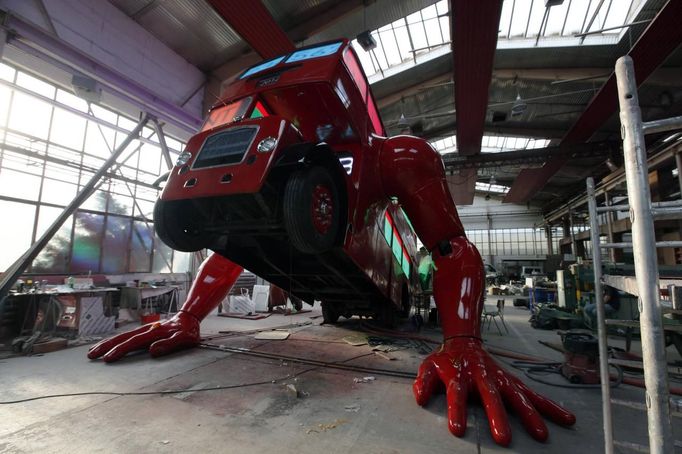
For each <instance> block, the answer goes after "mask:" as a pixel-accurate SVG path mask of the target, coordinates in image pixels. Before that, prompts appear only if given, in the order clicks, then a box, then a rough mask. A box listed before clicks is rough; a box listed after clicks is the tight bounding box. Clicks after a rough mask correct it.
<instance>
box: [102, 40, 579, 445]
mask: <svg viewBox="0 0 682 454" xmlns="http://www.w3.org/2000/svg"><path fill="white" fill-rule="evenodd" d="M354 58H356V57H355V54H354V53H353V51H352V49H349V48H348V42H347V41H343V45H342V46H341V47H340V48H339V50H338V52H336V53H335V54H334V55H330V56H329V57H323V58H320V59H314V60H311V61H308V62H305V63H300V62H299V63H294V64H287V63H286V60H285V59H282V60H278V61H281V62H283V63H278V64H275V65H274V66H272V67H270V68H268V69H264V70H263V71H261V72H256V73H254V74H253V76H249V77H246V78H243V79H241V80H237V81H236V82H235V83H234V84H233V85H231V86H230V87H228V89H227V92H226V93H227V96H226V98H225V99H224V100H223V101H221V103H220V104H219V105H218V106H216V107H215V108H214V113H212V114H211V118H210V122H207V123H206V125H208V126H206V125H205V128H204V130H203V131H201V132H200V133H199V134H197V135H196V136H195V137H193V138H192V139H191V140H190V142H189V143H188V145H187V151H189V152H191V153H192V154H193V156H192V160H191V161H190V162H189V163H188V164H187V166H188V167H187V168H186V170H185V171H184V172H180V170H181V169H180V168H178V167H176V168H175V169H174V171H173V173H172V175H171V177H170V179H169V181H168V183H167V184H166V187H165V190H164V192H163V195H162V199H163V200H178V199H193V198H201V197H212V196H221V195H230V194H238V193H244V192H257V191H258V190H259V189H260V187H261V186H262V185H263V183H264V181H265V180H266V178H267V175H268V173H269V172H270V170H271V168H272V166H273V163H274V162H275V160H276V159H277V158H278V157H279V156H281V153H285V151H284V150H285V149H286V148H287V146H290V145H293V144H297V143H300V142H308V143H312V144H318V143H320V142H324V145H325V146H328V147H329V148H330V149H331V150H332V151H333V152H335V153H339V154H341V153H342V154H343V156H346V157H350V158H352V168H349V169H348V175H346V177H345V183H346V190H347V199H348V201H347V202H348V203H347V208H348V213H347V219H348V224H349V225H348V226H347V228H346V232H347V234H346V236H345V239H344V242H343V251H344V252H345V253H346V254H347V256H348V257H349V258H350V259H351V260H352V261H353V263H354V265H357V267H358V268H359V269H360V270H362V272H364V273H365V275H366V276H367V277H369V278H370V280H371V281H372V282H373V283H374V285H375V286H376V288H377V289H379V290H380V291H381V293H382V294H383V295H384V296H386V297H387V298H389V299H390V300H392V301H393V302H394V303H395V304H396V305H399V304H400V298H401V295H402V291H403V288H404V287H405V286H409V287H410V288H411V287H412V286H413V285H414V284H416V280H415V282H412V277H411V276H408V275H406V273H405V270H406V269H407V268H408V267H409V269H410V270H412V269H414V257H415V255H416V249H417V248H416V244H417V243H416V237H415V232H416V234H417V235H419V238H420V239H421V240H422V242H423V243H424V244H425V246H426V247H427V248H428V249H430V250H431V251H432V254H433V258H434V262H435V265H436V268H437V269H436V271H435V274H434V296H435V300H436V304H437V306H438V311H439V314H440V318H441V320H442V326H443V333H444V343H443V345H442V347H441V348H440V350H438V351H437V352H434V353H433V354H431V355H430V356H429V357H428V358H427V359H426V360H425V361H424V363H423V364H422V366H421V367H420V369H419V373H418V378H417V379H416V381H415V382H414V386H413V389H414V394H415V397H416V399H417V403H418V404H419V405H425V404H426V403H427V401H428V399H429V398H430V396H431V395H432V394H433V392H434V391H436V390H437V389H438V388H439V387H440V388H443V387H444V388H445V389H446V391H447V403H448V422H449V428H450V430H451V432H452V433H453V434H455V435H457V436H462V435H463V434H464V432H465V430H466V407H467V399H468V396H469V395H470V394H472V393H477V394H478V395H479V396H480V397H481V399H482V401H483V404H484V407H485V410H486V413H487V415H488V420H489V422H490V430H491V433H492V436H493V438H494V439H495V441H496V442H497V443H499V444H501V445H505V446H506V445H508V444H509V443H510V442H511V430H510V426H509V422H508V419H507V414H506V410H505V403H506V404H507V405H509V406H510V407H511V408H513V409H514V410H515V412H516V413H517V414H519V416H520V418H521V420H522V422H523V424H524V426H525V427H526V429H527V430H528V432H529V433H530V434H531V435H532V436H533V437H535V438H536V439H538V440H541V441H542V440H545V439H546V438H547V428H546V426H545V424H544V422H543V420H542V418H541V417H540V415H541V414H542V415H543V416H545V417H547V418H549V419H551V420H553V421H554V422H557V423H559V424H563V425H571V424H573V423H574V422H575V417H574V416H573V415H572V414H571V413H569V412H568V411H566V410H564V409H563V408H561V407H560V406H558V405H557V404H556V403H554V402H552V401H551V400H549V399H546V398H544V397H542V396H540V395H538V394H536V393H534V392H533V391H531V390H530V389H529V388H528V387H526V386H525V385H524V384H523V383H522V382H521V381H520V380H519V379H517V378H516V377H514V376H513V375H511V374H508V373H506V372H505V371H504V370H503V369H501V368H500V367H499V366H498V365H497V364H496V363H495V361H493V360H492V358H491V357H490V356H489V355H488V353H487V352H486V351H485V350H484V348H483V345H482V341H481V339H480V314H481V310H482V306H483V290H484V282H485V274H484V272H483V263H482V260H481V257H480V255H479V253H478V251H477V250H476V248H475V247H474V245H473V244H472V243H470V242H469V241H468V240H467V239H466V236H465V234H464V229H463V226H462V223H461V222H460V220H459V217H458V215H457V209H456V207H455V205H454V203H453V199H452V195H451V194H450V192H449V190H448V186H447V184H446V180H445V173H444V167H443V163H442V160H441V158H440V155H439V154H438V153H437V152H436V151H435V150H433V148H432V147H431V146H430V145H429V144H428V143H427V142H425V141H424V140H422V139H419V138H416V137H410V136H397V137H392V138H385V137H381V136H379V135H376V133H378V132H381V131H383V126H381V122H380V118H379V117H378V112H376V111H373V109H374V107H373V99H372V97H371V93H370V92H369V88H368V84H367V81H366V78H365V77H364V74H362V72H361V70H358V68H359V65H358V68H352V66H353V64H352V63H353V59H354ZM349 59H350V60H349ZM349 66H350V67H351V68H350V69H349ZM358 71H359V72H360V73H359V75H358V74H357V73H358ZM263 81H266V82H267V83H263ZM247 97H250V101H249V102H250V105H253V104H254V103H255V104H257V103H261V104H260V106H261V107H259V111H260V112H261V113H262V112H263V110H266V111H267V113H268V115H267V116H266V117H263V118H253V119H246V120H244V119H242V118H238V119H234V118H233V119H230V116H231V115H232V112H238V111H239V110H238V109H236V108H235V109H232V108H231V107H229V106H230V105H231V103H233V102H235V101H239V100H240V99H244V98H247ZM368 104H369V105H368ZM221 106H222V107H221ZM221 108H222V109H225V110H222V111H221V110H220V109H221ZM252 108H253V107H251V109H252ZM374 110H375V109H374ZM244 113H245V116H244V118H250V115H251V112H250V111H249V110H246V111H244ZM221 122H227V123H221ZM245 126H254V127H258V128H259V129H258V132H257V134H256V138H255V139H254V140H253V142H252V144H251V146H250V147H249V150H248V151H247V154H246V155H245V156H244V157H243V160H242V162H240V163H238V164H234V165H222V166H217V167H214V168H210V167H209V168H203V169H194V168H192V167H191V166H192V165H193V163H194V162H195V160H196V158H197V156H196V152H197V151H198V150H199V149H200V148H201V146H202V144H203V143H204V142H205V141H206V140H207V139H209V138H210V137H211V136H212V135H213V134H218V133H220V132H221V131H224V130H229V129H230V128H237V127H245ZM318 135H324V138H322V137H318ZM270 136H271V137H276V138H277V139H278V143H277V147H276V149H275V150H273V151H269V152H266V153H261V152H257V151H256V150H255V147H257V143H258V142H259V141H260V140H262V139H263V138H265V137H270ZM315 150H318V148H315ZM251 156H255V161H253V162H251V163H249V162H248V159H249V157H251ZM226 172H229V173H230V174H231V179H230V183H227V184H224V183H221V182H220V179H221V178H222V177H223V176H224V175H225V173H226ZM190 178H196V180H197V184H196V185H195V186H194V187H193V188H186V187H185V184H186V182H187V181H188V180H189V179H190ZM328 192H329V191H327V190H325V188H319V189H318V188H315V193H316V201H315V202H314V203H313V206H312V207H310V209H311V210H314V212H315V213H316V214H318V215H319V216H318V219H317V220H316V228H319V229H322V230H324V228H326V218H325V216H324V210H322V204H323V203H326V204H328V203H330V202H329V200H328V198H329V197H328V195H329V194H328ZM394 198H396V199H394ZM331 203H335V201H333V200H332V201H331ZM403 210H404V211H405V212H404V213H403ZM405 214H407V216H409V217H410V220H411V222H412V226H413V227H414V232H413V231H412V229H411V228H410V226H409V223H408V220H407V219H406V217H405ZM394 234H395V235H396V237H395V238H394ZM240 272H241V267H240V266H239V265H237V264H235V263H232V262H231V261H229V260H227V259H225V258H223V257H222V256H220V255H218V254H214V255H212V256H211V257H210V258H209V259H208V260H207V261H206V262H205V263H204V264H203V265H202V267H201V268H200V270H199V272H198V275H197V278H196V280H195V281H194V284H193V286H192V288H191V289H190V292H189V295H188V298H187V301H186V302H185V304H184V305H183V307H182V309H181V311H180V312H179V313H178V314H177V315H176V316H175V317H173V318H172V319H171V320H168V321H165V322H161V323H154V324H151V325H146V326H143V327H140V328H138V329H137V330H134V331H132V332H130V333H125V334H121V335H119V336H116V337H114V338H112V339H108V340H105V341H103V342H100V343H99V344H97V345H95V346H94V347H93V348H92V349H91V350H90V352H89V353H88V356H89V357H90V358H92V359H94V358H98V357H102V358H103V359H104V360H105V361H115V360H117V359H119V358H121V357H122V356H124V355H125V354H127V353H128V352H130V351H133V350H139V349H143V348H149V350H150V352H151V353H152V355H155V356H156V355H161V354H165V353H169V352H171V351H174V350H177V349H180V348H187V347H191V346H194V345H196V344H197V343H198V340H199V323H200V321H201V320H202V319H203V318H204V317H205V316H206V315H207V314H208V313H209V312H210V311H211V310H213V309H214V308H215V307H216V306H217V304H219V303H220V301H222V299H223V298H224V297H225V295H226V294H227V292H228V291H229V289H230V287H231V286H232V285H233V283H234V282H235V280H236V278H237V276H238V275H239V273H240ZM407 274H411V275H412V276H414V275H416V273H414V272H412V273H407Z"/></svg>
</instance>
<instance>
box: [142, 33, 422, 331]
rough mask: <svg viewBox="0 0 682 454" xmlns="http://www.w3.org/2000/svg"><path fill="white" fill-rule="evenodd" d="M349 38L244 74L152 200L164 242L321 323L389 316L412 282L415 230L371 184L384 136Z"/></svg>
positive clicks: (405, 307)
mask: <svg viewBox="0 0 682 454" xmlns="http://www.w3.org/2000/svg"><path fill="white" fill-rule="evenodd" d="M385 135H386V134H385V130H384V127H383V125H382V122H381V118H380V116H379V113H378V110H377V107H376V104H375V101H374V99H373V97H372V94H371V92H370V89H369V84H368V82H367V79H366V77H365V75H364V72H363V71H362V68H361V66H360V64H359V61H358V58H357V55H356V54H355V51H354V50H353V48H352V47H351V45H350V44H349V42H348V41H347V40H339V41H334V42H328V43H323V44H319V45H314V46H309V47H306V48H301V49H297V50H296V51H294V52H292V53H290V54H287V55H282V56H279V57H276V58H273V59H270V60H267V61H264V62H262V63H259V64H257V65H255V66H252V67H251V68H248V69H247V70H245V71H244V72H243V73H242V74H241V75H240V76H239V77H238V78H236V79H235V80H234V81H233V82H232V83H231V84H229V85H228V86H227V87H226V88H225V92H224V96H223V98H222V100H221V101H220V102H219V103H217V104H216V105H215V106H214V107H213V108H212V109H211V111H210V113H209V115H208V117H207V119H206V121H205V123H204V125H203V127H202V130H201V131H200V132H199V133H198V134H196V135H195V136H194V137H192V138H191V139H190V140H189V142H188V143H187V147H186V149H185V151H184V152H183V153H182V154H181V155H180V157H179V159H178V162H177V164H176V166H175V167H174V168H173V169H172V172H171V175H170V177H169V179H168V181H167V183H166V186H165V188H164V190H163V193H162V195H161V197H160V199H159V201H158V202H157V204H156V207H155V225H156V229H157V232H158V234H159V236H160V238H161V239H162V240H163V241H164V242H165V243H167V244H168V245H169V246H171V247H173V248H174V249H178V250H181V251H196V250H200V249H203V248H208V249H211V250H213V251H215V252H217V253H219V254H221V255H223V256H225V257H227V258H229V259H230V260H232V261H233V262H235V263H238V264H240V265H242V266H243V267H245V268H247V269H249V270H251V271H252V272H254V273H256V274H257V275H259V276H260V277H262V278H263V279H265V280H267V281H270V282H272V283H274V284H276V285H277V286H279V287H281V288H283V289H285V290H287V291H289V292H291V293H293V294H294V295H296V296H298V297H300V298H301V299H303V300H304V301H306V302H308V303H311V304H312V302H313V301H314V300H319V301H322V304H323V315H324V319H325V321H328V322H335V321H336V320H337V319H338V318H339V316H348V317H350V316H351V315H354V314H361V315H373V316H375V317H377V318H379V319H380V320H381V321H382V322H384V323H386V324H388V325H390V324H392V323H394V321H395V317H396V315H397V314H399V313H401V312H402V313H407V312H408V311H409V307H410V299H411V294H412V293H413V290H414V289H415V288H416V284H417V280H416V278H415V276H416V272H415V257H416V252H417V238H416V235H415V233H414V230H413V229H412V228H411V225H410V222H409V220H408V219H407V217H406V215H405V213H404V212H403V210H402V209H401V208H400V201H399V200H396V199H391V198H389V197H387V196H386V195H385V191H383V189H382V187H381V178H380V174H381V172H382V169H381V168H380V166H381V163H380V159H379V155H380V150H381V148H382V146H383V144H384V143H385V141H386V140H387V139H386V137H385Z"/></svg>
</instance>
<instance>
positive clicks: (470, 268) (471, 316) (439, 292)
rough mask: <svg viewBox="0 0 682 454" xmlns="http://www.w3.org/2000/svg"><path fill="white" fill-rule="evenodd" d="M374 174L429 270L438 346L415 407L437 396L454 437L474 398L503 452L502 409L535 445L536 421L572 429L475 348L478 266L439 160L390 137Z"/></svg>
mask: <svg viewBox="0 0 682 454" xmlns="http://www.w3.org/2000/svg"><path fill="white" fill-rule="evenodd" d="M380 166H381V178H382V180H381V181H382V186H383V188H384V192H385V195H386V196H387V197H392V196H397V197H398V200H399V201H400V202H401V204H402V206H403V208H404V210H405V212H406V213H407V214H408V216H410V218H411V220H412V224H413V226H414V229H415V231H416V233H417V235H418V236H419V238H420V239H421V240H422V241H423V242H424V245H425V246H426V247H427V248H428V249H429V250H431V251H432V253H433V259H434V263H435V265H436V267H435V268H436V270H435V271H434V277H433V293H434V299H435V300H436V306H437V307H438V313H439V316H440V320H441V325H442V327H443V338H444V339H443V344H442V345H441V347H440V349H439V350H438V351H436V352H434V353H432V354H431V355H429V356H428V357H427V358H426V359H425V360H424V362H423V363H422V365H421V367H420V368H419V372H418V375H417V379H416V380H415V382H414V385H413V390H414V395H415V397H416V399H417V403H418V404H419V405H426V403H427V402H428V400H429V398H430V397H431V395H432V394H433V393H434V391H435V390H437V389H438V388H444V389H445V390H446V393H447V403H448V422H449V424H448V425H449V428H450V431H451V432H452V433H453V434H454V435H456V436H462V435H464V432H465V430H466V407H467V397H468V394H469V393H478V394H479V396H480V397H481V401H482V402H483V406H484V407H485V410H486V414H487V415H488V421H489V423H490V431H491V433H492V436H493V438H494V439H495V441H496V442H497V443H498V444H501V445H504V446H507V445H509V443H510V442H511V429H510V427H509V421H508V419H507V414H506V410H505V407H504V403H503V402H506V403H507V404H509V406H510V407H511V408H513V409H514V411H515V412H516V413H518V414H519V416H520V417H521V420H522V422H523V424H524V426H525V427H526V429H527V430H528V432H529V433H530V434H531V436H533V438H535V439H537V440H540V441H544V440H546V439H547V435H548V433H547V427H546V426H545V423H544V421H543V420H542V418H541V417H540V413H541V414H543V415H544V416H546V417H547V418H549V419H551V420H552V421H554V422H556V423H558V424H562V425H572V424H574V423H575V416H573V414H571V413H570V412H568V411H566V410H565V409H563V408H562V407H560V406H559V405H557V404H556V403H554V402H553V401H551V400H549V399H547V398H545V397H543V396H540V395H539V394H537V393H535V392H533V391H532V390H530V389H529V388H528V387H527V386H526V385H525V384H523V382H521V381H520V380H519V379H518V378H516V377H515V376H513V375H512V374H509V373H507V372H506V371H504V370H503V369H502V368H500V367H499V366H498V365H497V364H496V363H495V361H494V360H493V359H492V358H491V357H490V356H489V354H488V353H487V352H486V351H485V349H484V348H483V343H482V341H481V327H480V325H481V322H480V320H481V311H482V309H483V292H484V287H485V285H484V284H485V273H484V271H483V262H482V260H481V256H480V254H479V253H478V250H477V249H476V247H475V246H474V245H473V244H472V243H471V242H469V240H467V238H466V236H465V234H464V228H463V227H462V223H461V222H460V220H459V216H458V215H457V209H456V207H455V205H454V202H453V201H452V196H451V195H450V191H449V190H448V187H447V184H446V181H445V172H444V169H443V162H442V160H441V159H440V156H439V155H438V154H437V153H436V152H435V151H434V150H433V148H431V147H430V146H429V145H428V144H427V143H426V142H424V141H423V140H421V139H418V138H416V137H409V136H398V137H394V138H391V139H388V140H387V141H386V142H385V143H384V146H383V148H382V151H381V155H380ZM538 412H539V413H538Z"/></svg>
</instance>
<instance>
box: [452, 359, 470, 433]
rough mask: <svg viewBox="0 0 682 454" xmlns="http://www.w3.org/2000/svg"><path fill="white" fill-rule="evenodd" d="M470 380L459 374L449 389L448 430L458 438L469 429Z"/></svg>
mask: <svg viewBox="0 0 682 454" xmlns="http://www.w3.org/2000/svg"><path fill="white" fill-rule="evenodd" d="M468 391H469V386H468V380H466V379H465V377H464V376H462V374H460V373H459V372H458V373H457V374H456V375H455V376H454V377H453V378H452V379H451V380H450V383H449V384H448V389H447V401H448V428H449V429H450V432H452V434H453V435H455V436H457V437H462V436H464V432H465V431H466V429H467V394H468Z"/></svg>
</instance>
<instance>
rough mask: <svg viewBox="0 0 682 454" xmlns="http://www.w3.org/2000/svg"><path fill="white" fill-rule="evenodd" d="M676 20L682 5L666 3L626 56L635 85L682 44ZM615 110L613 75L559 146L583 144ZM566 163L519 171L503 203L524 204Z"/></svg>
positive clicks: (552, 162)
mask: <svg viewBox="0 0 682 454" xmlns="http://www.w3.org/2000/svg"><path fill="white" fill-rule="evenodd" d="M680 17H682V1H680V0H669V1H668V3H666V5H665V6H664V7H663V8H661V10H660V11H659V13H658V14H657V15H656V17H655V18H654V20H653V21H651V23H650V24H649V26H648V27H647V29H646V30H644V33H642V35H641V36H640V37H639V39H638V40H637V42H636V43H635V45H634V46H633V47H632V49H630V52H629V53H628V55H630V56H631V57H632V59H633V61H634V64H635V76H636V78H637V84H638V85H642V84H643V83H644V81H646V79H647V78H648V77H649V76H650V75H651V74H652V73H653V72H654V71H655V70H656V69H657V68H658V67H659V66H660V65H661V64H663V62H665V60H666V59H667V58H668V56H669V55H670V54H671V53H672V52H673V51H674V50H675V49H677V47H678V46H679V45H680V43H682V25H680ZM617 109H618V90H617V88H616V74H615V72H614V73H612V74H611V76H610V77H609V79H608V80H607V81H606V82H605V83H604V85H603V86H602V87H601V89H600V90H599V92H597V94H596V95H594V97H593V98H592V100H591V101H590V103H589V104H588V105H587V108H586V109H585V111H584V112H583V113H582V115H581V116H580V117H579V118H578V120H577V121H576V122H575V124H573V126H572V127H571V129H569V131H568V132H567V133H566V135H565V136H564V138H563V139H562V140H561V144H562V145H563V144H576V143H581V142H586V141H587V140H589V138H590V137H592V135H593V134H594V133H595V132H597V130H598V129H599V128H600V127H601V126H602V125H603V124H604V123H605V122H606V121H607V120H608V119H609V118H610V117H611V115H613V114H614V113H615V112H616V110H617ZM567 162H568V158H566V157H555V158H552V159H550V160H549V161H547V162H546V163H545V165H544V166H543V167H540V168H537V169H524V170H522V171H521V172H519V175H518V176H517V177H516V179H515V180H514V184H513V185H512V187H511V189H510V190H509V192H508V193H507V195H506V196H505V198H504V200H503V202H506V203H525V202H527V201H528V200H530V198H531V197H532V196H534V195H535V194H536V193H537V192H539V191H540V190H542V188H543V187H545V185H546V184H547V182H548V181H549V179H550V178H552V176H554V174H555V173H556V172H558V171H559V169H561V168H562V167H563V166H564V164H566V163H567Z"/></svg>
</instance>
